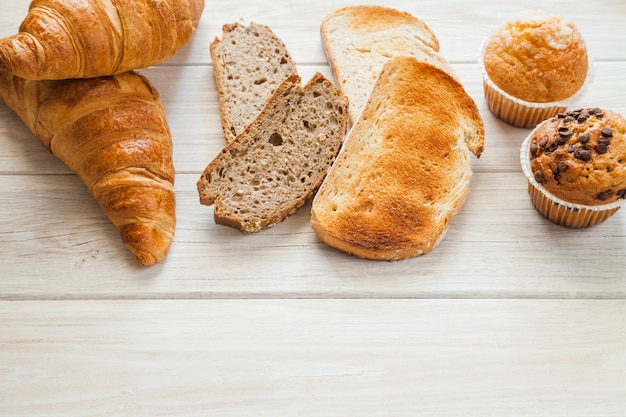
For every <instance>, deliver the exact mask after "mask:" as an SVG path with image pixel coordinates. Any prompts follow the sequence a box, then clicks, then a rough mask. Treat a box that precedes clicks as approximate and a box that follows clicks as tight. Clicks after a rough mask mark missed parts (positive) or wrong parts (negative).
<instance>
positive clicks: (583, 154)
mask: <svg viewBox="0 0 626 417" xmlns="http://www.w3.org/2000/svg"><path fill="white" fill-rule="evenodd" d="M574 158H576V159H580V160H581V161H585V162H586V161H589V160H590V159H591V152H589V151H588V150H587V149H583V148H577V149H576V150H575V151H574Z"/></svg>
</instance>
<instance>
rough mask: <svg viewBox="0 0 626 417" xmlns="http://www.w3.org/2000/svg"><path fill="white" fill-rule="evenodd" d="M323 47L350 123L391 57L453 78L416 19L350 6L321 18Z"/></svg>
mask: <svg viewBox="0 0 626 417" xmlns="http://www.w3.org/2000/svg"><path fill="white" fill-rule="evenodd" d="M320 32H321V38H322V46H323V47H324V51H325V53H326V57H327V59H328V63H329V65H330V67H331V69H332V71H333V74H334V76H335V79H336V81H337V85H338V86H339V88H340V89H341V91H342V92H343V93H344V94H345V95H346V96H347V97H348V99H349V102H350V104H349V105H350V107H349V109H350V121H351V122H352V123H355V122H356V119H357V118H358V117H359V115H360V114H361V112H362V111H363V107H365V103H366V102H367V98H368V97H369V95H370V92H371V91H372V87H373V86H374V82H375V81H376V78H377V77H378V74H379V73H380V70H381V69H382V67H383V64H384V63H385V62H386V61H387V60H388V59H389V58H392V57H394V56H402V55H408V56H414V57H416V58H417V59H418V60H419V61H424V62H429V63H431V64H433V65H435V66H437V67H439V68H441V69H443V70H444V71H446V72H448V73H449V74H451V75H453V76H455V75H454V74H455V73H454V70H453V69H452V67H451V66H450V65H449V64H448V62H447V61H446V59H445V58H443V57H442V56H441V55H440V54H439V41H438V40H437V37H436V36H435V34H434V33H433V32H432V31H431V30H430V28H429V27H428V26H427V25H426V24H425V23H424V22H423V21H421V20H420V19H418V18H416V17H414V16H412V15H410V14H409V13H406V12H402V11H399V10H396V9H391V8H388V7H382V6H350V7H344V8H341V9H338V10H336V11H335V12H333V13H331V14H329V15H328V16H326V17H325V18H324V20H323V21H322V23H321V27H320Z"/></svg>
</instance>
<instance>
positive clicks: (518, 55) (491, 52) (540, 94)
mask: <svg viewBox="0 0 626 417" xmlns="http://www.w3.org/2000/svg"><path fill="white" fill-rule="evenodd" d="M481 60H482V64H483V76H484V84H485V97H486V99H487V103H488V104H489V108H490V109H491V111H492V112H493V113H494V114H495V115H496V116H498V117H499V118H501V119H502V120H504V121H505V122H507V123H509V124H512V125H514V126H518V127H535V126H536V124H537V123H539V122H540V121H542V120H545V119H547V118H549V117H551V116H553V115H555V114H557V113H559V112H561V111H564V110H565V108H566V106H565V105H564V103H560V102H562V101H563V100H566V99H570V98H572V97H573V96H574V95H575V94H576V93H578V92H579V91H581V89H582V87H583V85H584V84H585V82H586V80H587V75H588V73H589V56H588V54H587V47H586V44H585V41H584V39H583V37H582V35H581V33H580V32H579V31H578V29H577V28H576V26H574V24H573V23H571V22H570V21H568V20H566V19H564V18H562V17H561V16H558V15H555V14H551V13H546V12H543V11H526V12H524V13H522V14H519V15H517V16H515V17H514V18H512V19H509V20H507V21H506V22H504V23H503V24H502V25H501V26H500V27H499V28H498V29H497V30H496V31H495V32H494V33H493V34H492V35H491V36H490V37H489V39H488V40H487V41H486V43H485V44H484V47H483V50H482V56H481ZM565 104H569V103H565Z"/></svg>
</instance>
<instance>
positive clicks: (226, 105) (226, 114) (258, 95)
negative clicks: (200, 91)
mask: <svg viewBox="0 0 626 417" xmlns="http://www.w3.org/2000/svg"><path fill="white" fill-rule="evenodd" d="M210 52H211V60H212V62H213V73H214V75H215V83H216V87H217V91H218V95H219V101H220V116H221V121H222V128H223V130H224V139H226V142H231V141H232V140H234V139H235V137H236V136H237V135H238V134H239V133H241V132H242V131H243V130H244V129H245V127H246V126H247V125H248V124H249V123H251V122H252V120H254V118H255V117H256V116H257V115H258V114H259V112H260V111H261V109H262V108H263V105H264V104H265V102H266V101H267V99H268V98H269V97H270V96H271V95H272V92H273V91H274V90H275V89H276V88H277V87H278V86H279V85H280V83H281V82H283V80H284V79H285V78H287V77H288V76H289V75H290V74H293V73H297V68H296V63H295V61H294V60H293V58H292V57H291V55H290V54H289V52H288V51H287V47H286V46H285V44H284V43H283V41H282V40H281V39H280V38H278V36H276V34H275V33H274V32H272V30H271V29H270V28H269V27H267V26H264V25H261V24H258V23H254V22H252V23H250V24H249V25H248V26H245V25H243V24H241V23H238V22H237V23H230V24H226V25H224V26H223V27H222V38H221V39H220V38H215V40H214V41H213V42H212V43H211V47H210Z"/></svg>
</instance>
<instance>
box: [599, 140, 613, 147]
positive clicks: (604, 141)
mask: <svg viewBox="0 0 626 417" xmlns="http://www.w3.org/2000/svg"><path fill="white" fill-rule="evenodd" d="M598 143H602V144H604V145H606V146H609V143H611V141H610V140H609V138H600V140H599V141H598Z"/></svg>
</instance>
